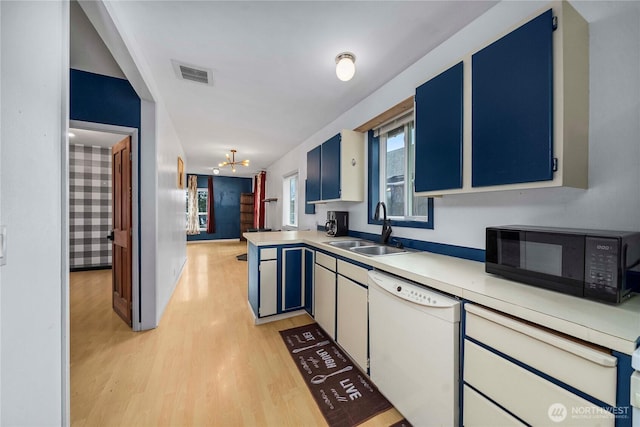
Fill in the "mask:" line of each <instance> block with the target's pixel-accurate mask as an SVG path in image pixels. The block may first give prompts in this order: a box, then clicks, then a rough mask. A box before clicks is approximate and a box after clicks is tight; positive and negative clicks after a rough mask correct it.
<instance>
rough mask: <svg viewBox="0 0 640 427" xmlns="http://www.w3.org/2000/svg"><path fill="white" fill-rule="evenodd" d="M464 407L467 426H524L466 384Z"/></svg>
mask: <svg viewBox="0 0 640 427" xmlns="http://www.w3.org/2000/svg"><path fill="white" fill-rule="evenodd" d="M463 396H464V400H463V401H464V409H463V412H462V416H463V425H464V426H465V427H487V426H504V427H511V426H514V427H520V426H522V427H524V426H525V424H522V423H521V422H520V421H518V419H517V418H514V417H513V416H511V414H509V413H507V412H505V411H504V410H502V408H500V407H499V406H497V405H496V404H494V403H493V402H491V401H489V400H488V399H486V398H485V397H484V396H482V395H481V394H480V393H478V392H477V391H475V390H474V389H472V388H471V387H469V386H466V385H465V386H464V390H463Z"/></svg>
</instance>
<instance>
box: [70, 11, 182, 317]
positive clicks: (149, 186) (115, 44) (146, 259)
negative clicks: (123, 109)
mask: <svg viewBox="0 0 640 427" xmlns="http://www.w3.org/2000/svg"><path fill="white" fill-rule="evenodd" d="M80 5H81V7H82V9H83V11H84V12H85V13H86V15H87V17H88V18H89V20H90V22H91V23H92V24H93V26H94V27H95V29H96V31H97V32H98V34H99V35H100V37H101V38H102V40H103V41H104V43H105V45H106V46H107V48H108V49H109V53H110V54H111V55H113V58H115V61H116V62H117V64H118V66H119V67H120V68H121V69H122V71H123V73H124V75H125V76H126V78H127V79H128V80H129V82H130V83H131V85H132V86H133V88H134V89H135V90H136V93H137V94H138V96H140V98H141V99H142V107H141V109H142V117H141V119H142V120H141V121H142V124H141V131H140V133H141V138H140V189H141V194H140V212H141V218H142V222H141V224H140V230H141V241H140V247H141V257H140V264H141V265H140V270H141V282H140V287H141V292H142V310H141V316H142V319H141V326H142V329H149V328H153V327H155V326H157V325H158V324H159V322H160V319H161V318H162V314H163V313H164V310H165V308H166V305H167V303H168V301H169V299H170V298H171V295H172V294H173V291H174V289H175V287H176V285H177V281H178V279H179V277H180V273H181V271H182V267H183V266H184V263H185V262H186V256H187V255H186V233H185V224H184V209H185V207H184V191H183V190H178V189H177V161H178V156H181V157H182V158H183V159H185V156H184V150H183V148H182V142H181V141H180V139H179V138H178V136H177V134H176V132H175V129H174V126H173V122H172V121H171V118H170V117H169V115H168V113H167V111H166V108H165V107H164V103H163V100H162V98H161V96H160V95H159V92H158V90H157V89H156V87H155V82H154V81H153V78H152V77H151V73H150V72H149V70H148V64H147V63H146V61H145V59H144V55H143V53H141V52H137V51H136V50H135V47H134V46H135V43H132V41H131V40H129V39H128V35H127V34H125V33H121V32H120V27H121V25H120V23H119V22H118V21H117V19H116V18H115V16H116V15H117V14H116V13H114V8H115V9H117V7H118V5H117V4H116V3H109V4H107V3H101V2H94V1H82V2H81V3H80ZM102 63H103V61H98V60H94V61H93V62H92V67H99V66H100V64H102ZM100 70H101V72H104V69H102V68H101V69H100ZM87 71H92V70H87ZM94 72H95V71H94ZM186 163H187V162H186V159H185V168H186V166H187V165H186Z"/></svg>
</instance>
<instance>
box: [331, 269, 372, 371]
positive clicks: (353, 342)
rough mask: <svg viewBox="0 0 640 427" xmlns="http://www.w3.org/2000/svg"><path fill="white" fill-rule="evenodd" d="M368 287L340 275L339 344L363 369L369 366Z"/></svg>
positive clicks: (365, 369) (338, 307)
mask: <svg viewBox="0 0 640 427" xmlns="http://www.w3.org/2000/svg"><path fill="white" fill-rule="evenodd" d="M367 295H368V292H367V289H366V288H365V287H363V286H360V285H359V284H357V283H356V282H354V281H352V280H349V279H347V278H346V277H343V276H340V275H338V306H337V318H338V322H337V325H336V326H337V333H336V335H337V338H338V344H340V346H342V348H343V349H344V350H345V351H346V352H347V353H349V356H351V358H352V359H353V360H354V361H355V362H356V363H357V364H358V365H360V368H361V369H362V370H363V371H365V372H366V371H367V367H368V358H369V355H368V351H367V348H368V347H369V327H368V323H369V321H368V303H367Z"/></svg>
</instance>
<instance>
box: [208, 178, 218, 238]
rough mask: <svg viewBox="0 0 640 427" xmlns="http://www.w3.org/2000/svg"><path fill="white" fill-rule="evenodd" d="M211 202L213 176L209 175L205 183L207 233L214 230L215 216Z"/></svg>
mask: <svg viewBox="0 0 640 427" xmlns="http://www.w3.org/2000/svg"><path fill="white" fill-rule="evenodd" d="M213 202H214V200H213V177H212V176H210V177H209V182H208V185H207V233H209V234H212V233H215V232H216V218H215V210H214V208H213Z"/></svg>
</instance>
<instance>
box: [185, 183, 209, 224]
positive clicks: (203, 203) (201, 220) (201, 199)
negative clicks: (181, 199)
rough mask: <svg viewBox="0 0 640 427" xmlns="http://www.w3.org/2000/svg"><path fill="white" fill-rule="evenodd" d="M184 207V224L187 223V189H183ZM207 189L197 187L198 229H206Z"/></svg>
mask: <svg viewBox="0 0 640 427" xmlns="http://www.w3.org/2000/svg"><path fill="white" fill-rule="evenodd" d="M184 194H185V200H186V204H185V206H186V209H185V224H188V223H189V191H188V190H187V191H185V192H184ZM208 194H209V191H208V190H207V189H206V188H198V226H199V228H200V231H207V199H208V198H209V196H208Z"/></svg>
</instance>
